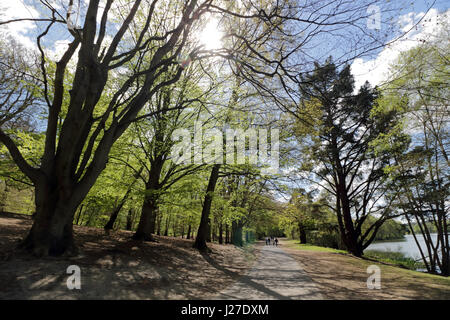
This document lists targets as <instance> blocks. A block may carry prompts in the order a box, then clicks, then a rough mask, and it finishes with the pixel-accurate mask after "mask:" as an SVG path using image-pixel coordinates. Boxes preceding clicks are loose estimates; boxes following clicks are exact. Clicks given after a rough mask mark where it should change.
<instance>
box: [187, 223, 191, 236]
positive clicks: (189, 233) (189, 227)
mask: <svg viewBox="0 0 450 320" xmlns="http://www.w3.org/2000/svg"><path fill="white" fill-rule="evenodd" d="M190 238H191V224H190V223H189V226H188V232H187V236H186V239H190Z"/></svg>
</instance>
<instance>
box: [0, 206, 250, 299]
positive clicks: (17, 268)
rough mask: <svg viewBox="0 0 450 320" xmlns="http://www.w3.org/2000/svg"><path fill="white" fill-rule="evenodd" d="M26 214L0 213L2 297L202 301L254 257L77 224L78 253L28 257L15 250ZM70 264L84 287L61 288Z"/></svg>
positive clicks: (239, 251) (247, 251)
mask: <svg viewBox="0 0 450 320" xmlns="http://www.w3.org/2000/svg"><path fill="white" fill-rule="evenodd" d="M31 222H32V221H31V219H30V218H29V217H27V216H21V215H7V214H3V213H2V214H0V284H1V285H0V299H64V300H65V299H207V298H210V297H211V296H214V295H215V294H216V293H217V292H219V291H220V290H223V289H225V288H226V287H228V286H230V285H231V284H233V283H234V282H235V281H236V279H238V278H239V277H240V276H241V275H242V274H244V273H245V272H246V270H247V269H248V268H249V267H251V265H252V263H253V262H254V260H255V252H256V250H255V249H254V248H253V247H247V248H246V249H239V248H236V247H234V246H231V245H218V244H209V247H210V248H211V252H210V253H208V254H200V253H199V252H198V251H197V250H195V249H193V248H192V240H187V239H179V238H170V237H162V236H161V237H158V236H157V237H156V238H157V240H158V242H156V243H153V242H152V243H150V242H145V243H142V242H138V241H134V240H131V239H130V237H131V235H132V233H131V232H127V231H118V232H112V233H111V234H110V235H109V236H107V235H106V234H105V233H104V231H103V230H102V229H97V228H89V227H79V226H74V231H75V239H76V243H77V244H78V246H79V247H80V249H81V250H80V252H81V254H80V255H79V256H78V257H74V258H51V257H50V258H42V259H36V258H32V257H30V256H28V255H26V254H23V253H21V252H17V251H16V250H14V248H15V247H16V245H17V243H18V242H19V241H20V239H22V238H23V237H24V235H25V234H26V232H27V231H28V229H29V227H30V226H31ZM69 265H78V266H79V267H80V269H81V290H76V289H75V290H68V289H67V286H66V281H67V278H68V277H69V274H67V273H66V270H67V267H68V266H69Z"/></svg>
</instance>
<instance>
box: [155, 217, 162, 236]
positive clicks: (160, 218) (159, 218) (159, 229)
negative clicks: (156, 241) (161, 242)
mask: <svg viewBox="0 0 450 320" xmlns="http://www.w3.org/2000/svg"><path fill="white" fill-rule="evenodd" d="M161 224H162V214H161V212H158V229H157V230H156V234H157V235H158V236H160V235H161Z"/></svg>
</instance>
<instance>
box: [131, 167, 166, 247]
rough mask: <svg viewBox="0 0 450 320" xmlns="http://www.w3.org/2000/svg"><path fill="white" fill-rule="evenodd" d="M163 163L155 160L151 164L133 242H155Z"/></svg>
mask: <svg viewBox="0 0 450 320" xmlns="http://www.w3.org/2000/svg"><path fill="white" fill-rule="evenodd" d="M163 164H164V162H163V161H162V160H161V159H159V158H158V159H157V160H156V161H154V162H152V164H151V168H150V174H149V177H148V181H147V183H146V184H145V198H144V203H143V204H142V212H141V218H140V220H139V225H138V227H137V230H136V233H135V234H134V236H133V239H135V240H143V241H155V239H154V238H153V235H152V234H154V233H155V225H156V215H157V212H158V200H159V197H160V187H161V186H160V183H159V179H160V177H161V170H162V166H163Z"/></svg>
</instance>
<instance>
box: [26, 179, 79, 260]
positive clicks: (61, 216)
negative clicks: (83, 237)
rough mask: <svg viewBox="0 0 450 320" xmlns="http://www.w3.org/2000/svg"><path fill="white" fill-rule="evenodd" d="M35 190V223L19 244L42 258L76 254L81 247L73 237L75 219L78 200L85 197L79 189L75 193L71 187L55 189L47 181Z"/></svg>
mask: <svg viewBox="0 0 450 320" xmlns="http://www.w3.org/2000/svg"><path fill="white" fill-rule="evenodd" d="M35 193H36V199H35V201H36V215H35V218H34V222H33V225H32V227H31V229H30V231H29V233H28V235H27V236H26V238H25V239H24V240H23V242H22V243H21V244H20V245H19V247H20V248H23V249H25V250H27V251H29V252H31V253H32V254H34V255H35V256H38V257H41V256H47V255H51V256H59V255H62V254H65V255H67V256H73V255H76V254H77V253H78V250H77V248H76V246H75V242H74V238H73V219H74V215H75V212H76V209H77V207H78V205H79V203H77V201H78V199H82V198H83V196H82V195H80V194H75V195H74V193H76V192H74V193H71V192H70V191H69V190H66V192H63V191H62V190H55V189H51V188H50V186H49V185H46V184H42V185H40V186H36V187H35ZM64 196H66V197H64ZM63 197H64V198H63ZM74 198H75V199H74ZM80 202H81V201H80Z"/></svg>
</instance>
